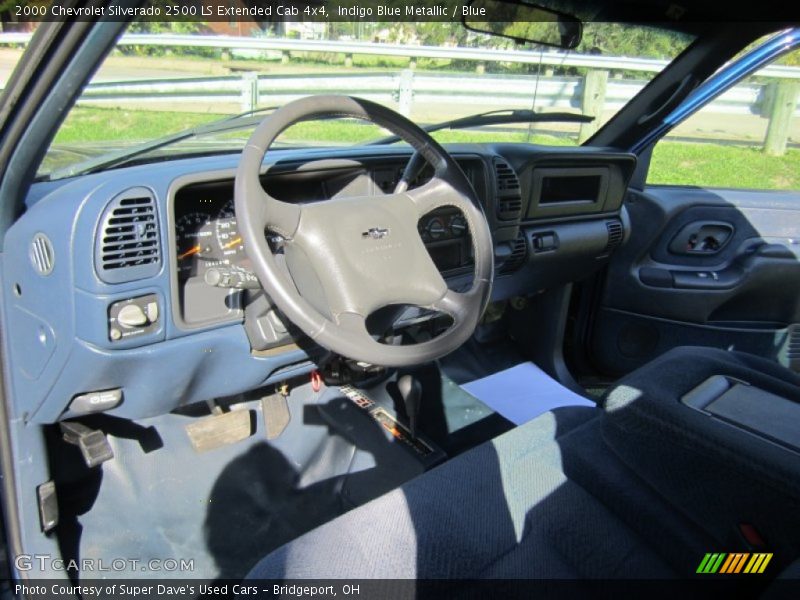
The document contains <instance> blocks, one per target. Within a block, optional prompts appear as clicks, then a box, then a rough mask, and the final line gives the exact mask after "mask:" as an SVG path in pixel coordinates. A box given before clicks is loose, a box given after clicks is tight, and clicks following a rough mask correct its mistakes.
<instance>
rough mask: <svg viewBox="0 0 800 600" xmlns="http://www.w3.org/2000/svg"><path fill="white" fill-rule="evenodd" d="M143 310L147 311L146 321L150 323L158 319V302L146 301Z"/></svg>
mask: <svg viewBox="0 0 800 600" xmlns="http://www.w3.org/2000/svg"><path fill="white" fill-rule="evenodd" d="M145 311H146V312H147V320H148V321H150V322H151V323H155V322H156V321H158V302H148V303H147V308H146V309H145Z"/></svg>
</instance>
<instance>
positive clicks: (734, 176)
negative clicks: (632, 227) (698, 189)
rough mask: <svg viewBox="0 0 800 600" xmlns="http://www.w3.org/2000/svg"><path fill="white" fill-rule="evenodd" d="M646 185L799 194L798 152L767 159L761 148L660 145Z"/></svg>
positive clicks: (790, 151) (799, 168) (670, 143)
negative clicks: (792, 192)
mask: <svg viewBox="0 0 800 600" xmlns="http://www.w3.org/2000/svg"><path fill="white" fill-rule="evenodd" d="M647 181H648V183H653V184H673V185H699V186H706V187H734V188H744V189H764V190H772V189H775V190H800V150H795V149H789V150H787V151H786V154H784V155H783V156H768V155H766V154H765V153H764V152H763V151H762V150H761V148H758V147H752V146H734V145H720V144H701V143H685V142H671V141H668V140H667V141H664V142H662V143H660V144H658V145H657V146H656V149H655V151H654V152H653V159H652V161H651V163H650V172H649V175H648V178H647Z"/></svg>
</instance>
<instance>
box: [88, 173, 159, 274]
mask: <svg viewBox="0 0 800 600" xmlns="http://www.w3.org/2000/svg"><path fill="white" fill-rule="evenodd" d="M160 266H161V236H160V235H159V230H158V214H157V211H156V202H155V197H154V196H153V193H152V192H151V191H150V190H149V189H147V188H133V189H130V190H128V191H126V192H123V193H122V194H120V195H119V196H117V197H116V198H114V199H113V200H112V201H111V202H110V203H109V204H108V206H107V207H106V210H105V212H104V213H103V217H102V219H101V220H100V228H99V229H98V231H97V237H96V243H95V267H96V268H97V272H98V274H99V275H100V278H101V279H102V280H103V281H105V282H106V283H122V282H126V281H134V280H137V279H143V278H145V277H152V276H153V275H155V274H156V273H158V270H159V268H160Z"/></svg>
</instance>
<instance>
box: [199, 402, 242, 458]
mask: <svg viewBox="0 0 800 600" xmlns="http://www.w3.org/2000/svg"><path fill="white" fill-rule="evenodd" d="M211 412H212V413H213V414H212V415H211V416H210V417H205V418H204V419H201V420H200V421H196V422H194V423H189V424H188V425H186V433H187V435H188V436H189V441H190V442H191V443H192V447H193V448H194V450H195V452H208V451H209V450H216V449H217V448H221V447H222V446H227V445H229V444H235V443H236V442H241V441H242V440H245V439H247V438H248V437H250V436H251V435H252V433H253V420H252V417H251V412H252V411H250V410H232V411H229V412H223V411H222V409H221V408H220V407H218V406H212V409H211Z"/></svg>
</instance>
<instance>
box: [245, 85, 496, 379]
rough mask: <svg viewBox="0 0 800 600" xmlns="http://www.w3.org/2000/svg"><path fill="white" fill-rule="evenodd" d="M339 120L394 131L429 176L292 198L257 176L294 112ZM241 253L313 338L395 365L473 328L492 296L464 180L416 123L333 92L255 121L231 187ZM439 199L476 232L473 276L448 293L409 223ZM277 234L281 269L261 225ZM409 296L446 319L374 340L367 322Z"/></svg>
mask: <svg viewBox="0 0 800 600" xmlns="http://www.w3.org/2000/svg"><path fill="white" fill-rule="evenodd" d="M331 117H341V118H355V119H361V120H365V121H370V122H372V123H375V124H377V125H379V126H381V127H384V128H386V129H388V130H389V131H391V132H392V133H394V134H396V135H398V136H400V137H401V138H402V139H403V140H404V141H406V142H408V143H409V144H411V146H412V147H413V148H414V149H415V150H416V151H417V152H419V153H420V154H421V155H422V156H423V157H424V158H425V159H426V160H427V161H428V162H429V163H430V164H431V165H432V166H433V167H434V176H433V178H432V179H431V181H429V182H428V183H425V184H424V185H422V186H420V187H418V188H416V189H414V190H410V191H409V190H406V191H402V192H399V193H392V194H386V195H383V196H373V195H367V196H359V197H352V198H351V197H348V198H340V199H331V200H320V201H316V202H312V203H307V204H297V203H288V202H284V201H281V200H278V199H276V198H273V197H272V196H270V195H269V194H268V193H267V192H266V191H265V190H264V188H263V186H262V185H261V181H260V175H261V172H262V164H263V161H264V157H265V155H266V153H267V151H268V150H269V148H270V146H271V145H272V143H273V142H274V141H275V139H276V138H277V137H278V136H279V135H280V134H281V133H282V132H283V131H284V130H286V129H287V128H289V127H290V126H292V125H294V124H295V123H298V122H300V121H308V120H315V119H323V118H331ZM234 201H235V209H236V215H237V220H238V225H239V231H240V233H241V235H242V237H243V240H244V247H245V252H246V253H247V255H248V256H249V257H250V259H251V260H252V263H253V269H254V271H255V273H256V276H257V277H258V279H259V281H260V283H261V285H262V287H263V288H264V290H265V292H266V293H267V294H268V295H269V297H270V298H271V299H272V301H273V302H274V303H275V305H276V306H277V307H278V309H279V310H280V311H281V312H282V313H283V314H284V315H285V316H286V317H287V318H288V319H289V320H290V321H291V322H292V323H294V324H295V325H296V326H297V327H298V328H299V329H300V330H302V331H303V332H304V333H305V334H306V335H308V336H309V337H310V338H311V339H312V340H314V341H315V342H316V343H317V344H319V345H320V346H323V347H324V348H327V349H328V350H330V351H332V352H335V353H337V354H340V355H342V356H345V357H348V358H352V359H355V360H358V361H362V362H366V363H369V364H374V365H381V366H388V367H401V366H410V365H414V364H419V363H422V362H426V361H430V360H433V359H436V358H439V357H441V356H444V355H445V354H448V353H450V352H452V351H453V350H455V349H456V348H457V347H458V346H460V345H461V344H463V343H464V342H465V341H466V340H467V339H469V337H470V336H471V335H472V333H473V332H474V330H475V327H476V326H477V324H478V321H479V319H480V317H481V314H482V313H483V310H484V309H485V307H486V304H487V303H488V300H489V297H490V295H491V286H492V281H493V277H494V253H493V244H492V238H491V233H490V231H489V226H488V223H487V221H486V217H485V215H484V213H483V209H482V207H481V203H480V201H479V200H478V198H477V196H476V194H475V191H474V190H473V188H472V186H471V184H470V182H469V180H468V179H467V177H466V176H465V175H464V173H463V171H462V170H461V168H460V167H459V166H458V164H457V163H456V162H455V160H454V159H453V158H452V157H451V156H450V155H449V154H448V153H447V151H446V150H444V148H442V147H441V146H440V145H439V144H438V143H437V142H436V141H435V140H433V139H432V138H431V137H430V135H428V134H427V133H426V132H424V131H423V130H422V129H420V128H419V127H418V126H416V125H415V124H414V123H412V122H411V121H409V120H408V119H406V118H405V117H402V116H401V115H399V114H397V113H395V112H394V111H392V110H391V109H388V108H386V107H384V106H381V105H379V104H376V103H373V102H369V101H367V100H363V99H358V98H352V97H348V96H338V95H322V96H310V97H306V98H302V99H300V100H296V101H293V102H290V103H288V104H286V105H284V106H283V107H281V108H280V109H278V110H277V111H275V112H274V113H273V114H271V115H270V116H269V117H267V118H265V119H264V121H262V123H261V124H260V125H259V126H258V127H257V128H256V130H255V131H254V132H253V134H252V136H251V137H250V140H249V141H248V142H247V144H246V146H245V147H244V150H243V151H242V156H241V159H240V161H239V167H238V170H237V172H236V181H235V186H234ZM441 206H454V207H456V208H458V209H459V210H460V211H461V212H462V213H463V215H464V217H465V219H466V221H467V225H468V228H469V232H470V235H471V239H472V245H473V255H474V278H473V283H472V286H471V288H470V289H469V290H468V291H466V292H454V291H452V290H449V289H448V288H447V284H446V283H445V281H444V279H443V278H442V276H441V274H440V273H439V271H438V269H437V268H436V266H435V265H434V263H433V260H432V259H431V258H430V255H429V254H428V252H427V249H426V248H425V245H424V244H423V242H422V239H421V238H420V236H419V233H418V231H417V222H418V220H419V218H420V217H421V216H422V215H424V214H427V213H429V212H430V211H432V210H434V209H436V208H439V207H441ZM267 231H273V232H275V233H277V234H279V235H281V236H282V237H283V238H284V240H285V243H284V245H283V248H284V253H285V256H286V265H287V266H288V267H289V272H290V273H291V277H287V274H286V269H285V268H282V267H281V266H280V265H279V264H278V261H277V260H276V258H275V256H274V255H273V253H272V251H271V250H270V248H269V245H268V243H267V238H266V235H265V234H266V232H267ZM397 304H410V305H414V306H419V307H421V308H425V309H432V310H437V311H441V312H444V313H446V314H449V315H450V316H451V317H452V319H453V324H452V325H451V326H450V328H449V329H447V330H446V331H445V332H443V333H442V334H440V335H439V336H437V337H435V338H434V339H432V340H429V341H425V342H421V343H417V344H408V345H402V346H394V345H388V344H383V343H380V342H379V341H377V340H376V339H374V338H373V337H372V336H371V335H370V334H369V333H368V331H367V328H366V319H367V317H368V316H369V315H370V314H371V313H372V312H374V311H375V310H377V309H379V308H381V307H383V306H388V305H397Z"/></svg>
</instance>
